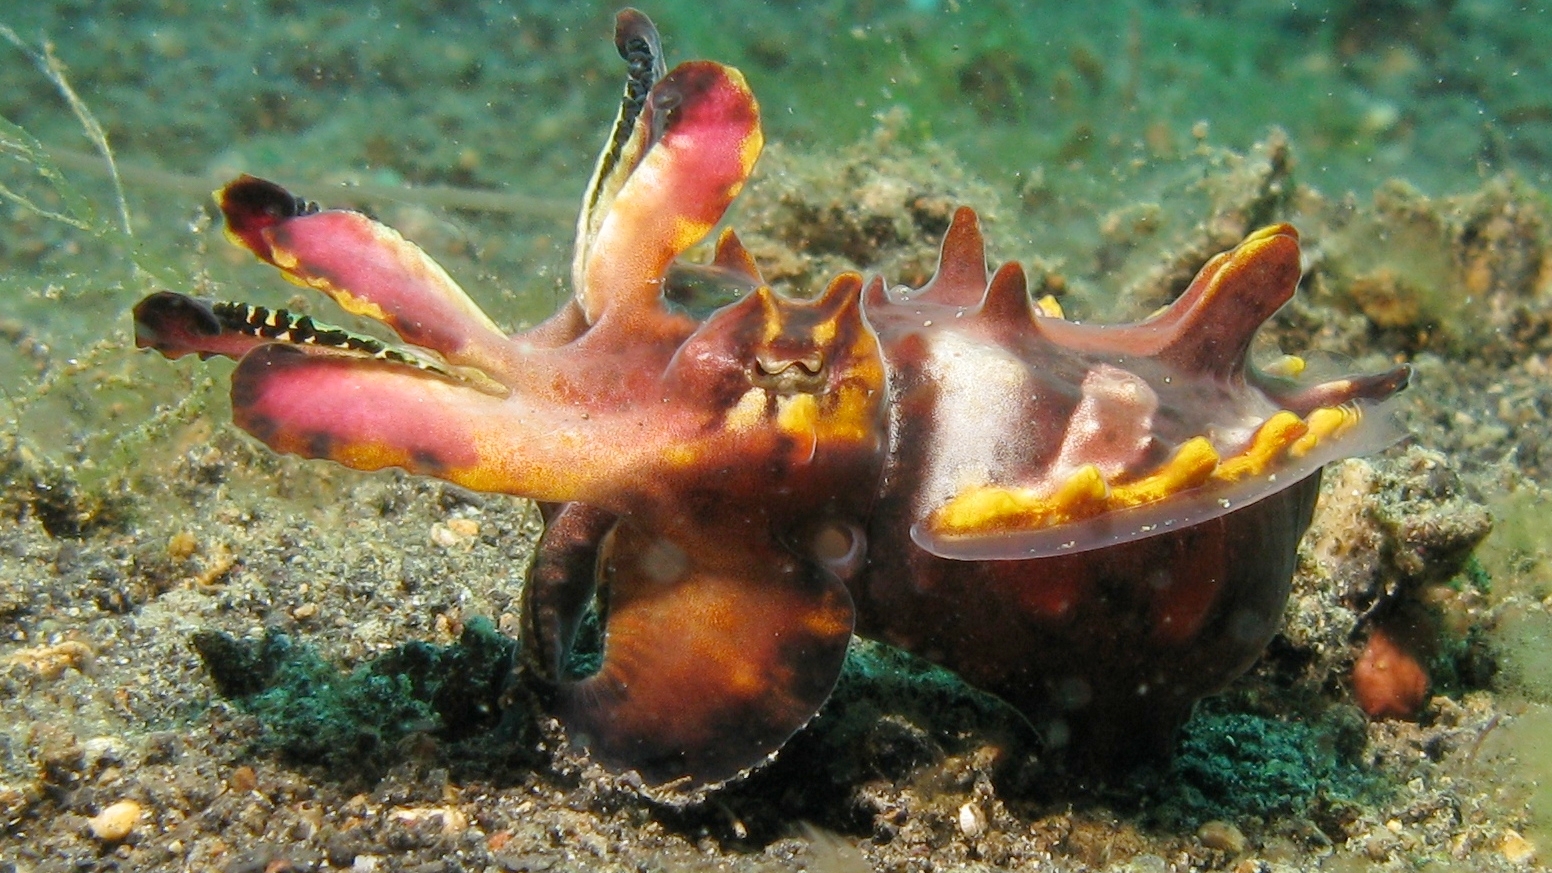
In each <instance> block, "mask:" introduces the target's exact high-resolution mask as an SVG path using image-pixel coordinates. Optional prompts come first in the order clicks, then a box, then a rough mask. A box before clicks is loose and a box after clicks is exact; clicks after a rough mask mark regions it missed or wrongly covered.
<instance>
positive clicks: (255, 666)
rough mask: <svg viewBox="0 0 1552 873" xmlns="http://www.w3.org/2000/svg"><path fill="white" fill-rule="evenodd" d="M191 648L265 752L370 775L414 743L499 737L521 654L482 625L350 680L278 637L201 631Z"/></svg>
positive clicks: (387, 658)
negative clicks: (508, 686) (254, 728)
mask: <svg viewBox="0 0 1552 873" xmlns="http://www.w3.org/2000/svg"><path fill="white" fill-rule="evenodd" d="M192 644H193V646H194V648H195V650H196V651H197V652H198V653H199V656H200V659H201V660H202V661H203V662H204V664H205V669H206V670H208V671H209V673H210V676H211V679H212V680H213V681H214V682H215V685H216V690H217V691H218V692H219V693H220V694H221V695H222V696H223V697H226V698H228V699H231V700H232V701H234V702H235V703H236V704H237V706H238V707H239V708H240V709H242V710H243V711H245V712H247V713H249V714H251V715H253V716H254V717H256V718H257V719H258V720H259V722H260V724H261V725H262V726H263V735H262V737H261V739H260V740H259V745H260V747H261V748H263V749H265V750H275V751H279V752H281V753H282V754H284V755H286V756H287V757H290V758H292V759H294V760H297V761H301V762H305V763H316V764H323V765H325V766H327V767H329V768H330V769H337V770H342V771H343V770H366V771H368V772H371V771H376V770H380V769H383V768H384V767H385V766H387V765H389V764H391V763H392V762H391V761H390V760H389V757H390V756H391V754H392V751H391V750H392V749H393V748H394V747H395V746H396V745H397V744H398V743H399V742H400V741H402V740H404V739H406V738H408V737H409V736H411V735H412V734H416V733H423V734H427V735H430V736H432V737H434V738H436V739H438V740H444V741H453V742H456V741H458V740H461V739H464V738H466V737H470V736H472V735H475V734H477V733H481V732H485V731H490V730H492V729H494V728H496V727H497V726H498V723H499V721H500V706H499V698H500V695H501V691H502V687H503V684H504V682H505V680H506V677H507V674H508V672H509V669H510V665H511V663H512V653H513V649H514V644H513V643H512V642H511V641H510V640H508V639H506V638H505V637H503V636H502V635H501V634H499V633H498V632H497V631H496V629H495V627H494V626H493V625H492V624H491V623H490V622H489V621H488V620H485V619H482V618H476V619H473V620H471V621H469V623H468V624H466V625H465V626H464V630H463V634H462V635H461V637H460V639H459V640H458V642H457V643H454V644H453V645H450V646H435V645H430V644H427V643H419V642H414V643H407V644H405V645H402V646H398V647H396V648H394V649H392V650H390V651H389V652H387V653H385V654H384V655H382V656H380V657H378V658H375V659H373V660H371V661H369V662H367V663H365V664H362V665H361V666H358V667H356V668H355V669H353V670H351V671H349V672H348V673H347V672H344V671H342V670H341V669H339V668H338V667H336V666H335V665H334V664H332V663H330V662H328V661H327V660H325V659H324V658H323V657H322V656H320V655H319V654H318V653H317V651H316V650H314V649H313V648H312V647H310V646H308V645H306V644H303V643H297V642H294V641H292V639H291V638H290V637H288V636H287V635H286V634H285V633H283V632H281V631H279V630H277V629H274V628H270V629H269V630H267V631H266V632H265V634H264V636H263V637H262V638H259V639H254V640H240V639H237V638H235V637H232V636H230V635H228V634H224V633H220V632H217V631H201V632H198V633H196V634H194V636H193V639H192Z"/></svg>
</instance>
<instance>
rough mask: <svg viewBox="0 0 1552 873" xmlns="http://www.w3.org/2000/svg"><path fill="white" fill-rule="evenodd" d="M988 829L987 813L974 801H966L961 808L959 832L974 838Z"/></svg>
mask: <svg viewBox="0 0 1552 873" xmlns="http://www.w3.org/2000/svg"><path fill="white" fill-rule="evenodd" d="M985 830H986V813H984V812H981V808H980V807H979V806H976V805H975V802H974V801H966V802H965V805H964V806H961V807H960V808H959V832H960V833H962V834H964V835H965V836H966V837H969V838H971V839H974V838H975V837H978V836H980V835H981V834H982V833H983V832H984V831H985Z"/></svg>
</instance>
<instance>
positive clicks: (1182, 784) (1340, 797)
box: [1154, 708, 1383, 827]
mask: <svg viewBox="0 0 1552 873" xmlns="http://www.w3.org/2000/svg"><path fill="white" fill-rule="evenodd" d="M1364 742H1365V733H1364V720H1363V717H1362V716H1361V715H1360V714H1358V712H1357V711H1356V710H1352V709H1348V708H1338V709H1333V710H1331V711H1330V712H1329V713H1327V714H1326V716H1324V717H1323V718H1321V719H1319V720H1316V721H1309V722H1305V721H1282V720H1279V719H1275V718H1267V717H1264V716H1259V715H1253V714H1250V713H1241V712H1228V713H1211V712H1198V714H1197V715H1196V716H1195V717H1194V718H1192V719H1191V721H1189V722H1187V724H1186V726H1185V728H1184V730H1183V731H1182V735H1181V739H1180V745H1179V751H1178V753H1177V754H1176V756H1175V759H1174V761H1173V763H1172V765H1171V767H1170V772H1169V775H1168V777H1167V780H1166V784H1168V785H1169V786H1170V787H1169V788H1168V790H1167V791H1166V793H1165V795H1164V796H1163V797H1161V798H1160V801H1161V802H1160V804H1159V807H1158V809H1157V810H1155V811H1154V814H1155V815H1157V816H1158V817H1159V818H1160V819H1161V820H1163V821H1164V822H1166V823H1173V824H1182V825H1188V826H1192V827H1194V826H1196V825H1198V824H1200V823H1202V822H1204V821H1209V820H1212V819H1225V820H1229V821H1243V820H1244V819H1245V818H1246V817H1248V816H1256V817H1259V818H1263V819H1266V818H1271V817H1274V816H1278V815H1289V814H1292V815H1308V816H1313V817H1315V818H1317V819H1318V818H1319V817H1320V816H1319V815H1318V813H1319V812H1320V811H1321V810H1322V809H1326V808H1330V807H1339V806H1341V805H1343V804H1346V803H1350V802H1354V801H1359V800H1362V799H1364V798H1366V797H1369V796H1371V795H1372V794H1373V793H1375V792H1377V791H1380V790H1382V788H1383V786H1382V785H1381V784H1380V782H1379V780H1378V779H1377V778H1376V777H1375V776H1374V775H1372V774H1371V773H1370V772H1368V771H1366V770H1365V769H1364V768H1363V766H1362V762H1361V756H1362V752H1363V746H1364Z"/></svg>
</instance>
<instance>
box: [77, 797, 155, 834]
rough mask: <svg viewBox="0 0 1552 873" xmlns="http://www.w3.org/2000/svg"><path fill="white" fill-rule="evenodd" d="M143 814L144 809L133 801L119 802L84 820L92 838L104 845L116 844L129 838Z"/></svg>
mask: <svg viewBox="0 0 1552 873" xmlns="http://www.w3.org/2000/svg"><path fill="white" fill-rule="evenodd" d="M144 814H145V808H144V807H142V806H141V805H140V804H138V803H136V802H135V801H133V800H120V801H119V802H118V803H115V804H113V805H111V806H109V807H107V808H106V809H104V810H103V811H102V812H99V813H97V814H96V815H94V816H92V817H91V818H89V819H87V820H86V824H87V825H88V826H90V827H91V829H92V836H94V837H96V838H97V839H99V840H102V841H103V842H105V843H117V842H119V841H121V840H123V839H124V838H125V837H127V836H129V833H130V831H133V830H134V829H135V825H136V824H137V823H138V822H139V821H140V816H142V815H144Z"/></svg>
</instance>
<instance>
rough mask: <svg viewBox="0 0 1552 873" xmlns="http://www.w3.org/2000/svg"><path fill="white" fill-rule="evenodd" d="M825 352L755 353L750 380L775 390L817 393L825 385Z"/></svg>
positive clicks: (785, 392)
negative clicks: (785, 354)
mask: <svg viewBox="0 0 1552 873" xmlns="http://www.w3.org/2000/svg"><path fill="white" fill-rule="evenodd" d="M826 370H827V368H826V366H825V359H824V355H823V354H821V353H819V352H817V351H815V352H809V353H808V354H806V355H801V356H798V357H790V356H777V355H772V354H769V353H765V352H762V353H759V354H757V355H755V359H754V370H753V372H752V373H751V374H750V377H749V380H750V381H751V382H753V383H754V384H755V385H756V386H757V387H760V388H764V389H765V390H767V391H774V392H776V393H778V394H818V393H819V391H820V389H822V388H823V387H824V385H825V380H826Z"/></svg>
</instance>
